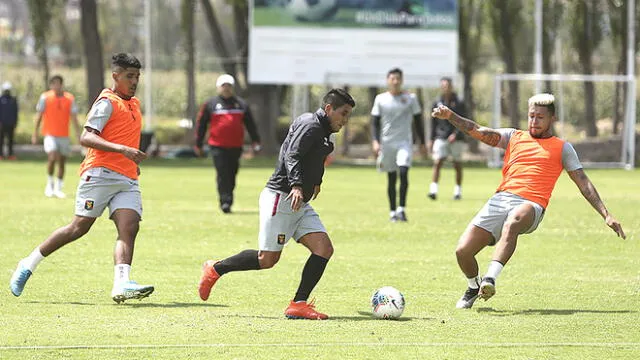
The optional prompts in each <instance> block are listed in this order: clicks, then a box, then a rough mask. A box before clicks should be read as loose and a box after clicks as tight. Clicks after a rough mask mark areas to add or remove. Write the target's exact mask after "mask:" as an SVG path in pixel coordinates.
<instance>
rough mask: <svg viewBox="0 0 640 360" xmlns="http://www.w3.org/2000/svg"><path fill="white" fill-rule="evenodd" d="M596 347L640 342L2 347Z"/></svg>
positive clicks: (39, 347)
mask: <svg viewBox="0 0 640 360" xmlns="http://www.w3.org/2000/svg"><path fill="white" fill-rule="evenodd" d="M387 346H388V347H394V346H396V347H494V348H520V347H593V348H617V347H640V342H615V343H598V342H566V343H563V342H557V343H526V342H521V343H473V342H433V343H430V342H422V343H421V342H415V343H398V342H396V343H373V342H372V343H366V342H353V343H351V342H330V343H286V344H283V343H265V344H259V343H250V344H232V343H230V344H129V345H127V344H122V345H33V346H28V345H26V346H9V345H2V346H0V351H3V350H77V349H172V348H223V347H229V348H254V347H387Z"/></svg>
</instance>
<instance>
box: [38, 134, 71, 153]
mask: <svg viewBox="0 0 640 360" xmlns="http://www.w3.org/2000/svg"><path fill="white" fill-rule="evenodd" d="M54 151H56V152H59V153H60V154H62V156H69V154H71V142H70V141H69V138H68V137H61V136H49V135H47V136H45V137H44V152H46V153H47V154H48V153H51V152H54Z"/></svg>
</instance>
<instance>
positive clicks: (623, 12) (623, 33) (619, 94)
mask: <svg viewBox="0 0 640 360" xmlns="http://www.w3.org/2000/svg"><path fill="white" fill-rule="evenodd" d="M608 5H609V11H607V13H608V14H609V20H610V24H611V35H612V38H613V47H614V50H615V51H616V52H617V53H618V56H617V58H618V65H617V68H616V73H617V74H626V72H627V42H628V32H627V27H628V21H627V19H628V18H627V11H628V6H629V2H628V1H619V0H608ZM635 10H636V16H635V17H634V18H635V19H636V24H635V29H636V36H635V41H636V43H635V51H636V53H637V52H638V47H640V36H638V35H637V32H638V29H640V20H638V19H639V18H640V4H636V7H635ZM626 97H627V86H626V83H621V82H616V83H615V90H614V98H613V133H614V134H617V133H618V127H619V125H620V123H621V122H622V119H623V118H624V116H625V108H624V106H623V105H622V104H624V99H626Z"/></svg>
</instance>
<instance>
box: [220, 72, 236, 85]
mask: <svg viewBox="0 0 640 360" xmlns="http://www.w3.org/2000/svg"><path fill="white" fill-rule="evenodd" d="M235 83H236V81H235V80H234V79H233V76H231V75H229V74H223V75H220V76H218V80H216V86H217V87H220V86H222V85H224V84H229V85H231V86H233V85H235Z"/></svg>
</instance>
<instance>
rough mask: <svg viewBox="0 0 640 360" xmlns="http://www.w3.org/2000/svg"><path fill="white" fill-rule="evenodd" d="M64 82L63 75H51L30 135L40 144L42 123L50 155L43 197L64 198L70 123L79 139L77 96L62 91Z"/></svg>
mask: <svg viewBox="0 0 640 360" xmlns="http://www.w3.org/2000/svg"><path fill="white" fill-rule="evenodd" d="M62 84H63V79H62V76H60V75H55V76H52V77H51V79H50V80H49V89H50V90H49V91H47V92H45V93H43V94H42V95H40V99H39V100H38V105H36V111H37V113H38V114H37V117H36V126H35V129H34V130H33V135H32V136H31V143H32V144H34V145H35V144H36V143H37V142H38V130H39V129H40V123H42V136H44V141H43V142H44V152H46V153H47V176H48V177H47V186H46V187H45V188H44V195H45V196H47V197H52V196H55V197H58V198H64V197H66V195H65V194H64V192H63V191H62V184H63V179H64V165H65V162H66V160H67V157H68V156H69V154H70V153H71V142H70V141H69V120H71V119H73V121H72V123H73V126H74V127H75V130H76V136H77V137H78V138H79V137H80V131H81V130H80V124H78V117H77V113H78V107H77V106H76V100H75V98H74V96H73V95H72V94H71V93H69V92H67V91H64V90H63V89H62ZM56 163H58V176H57V178H56V179H55V180H54V177H53V173H54V170H55V166H56Z"/></svg>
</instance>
